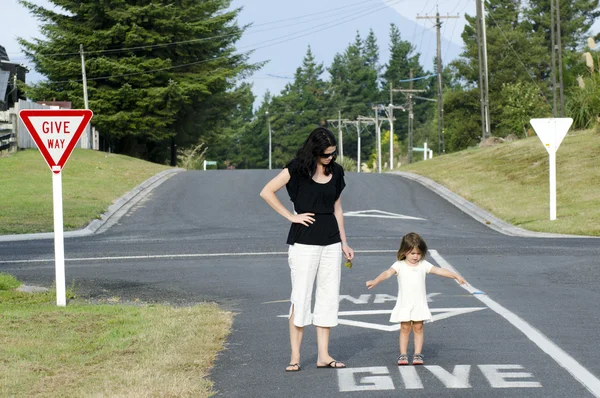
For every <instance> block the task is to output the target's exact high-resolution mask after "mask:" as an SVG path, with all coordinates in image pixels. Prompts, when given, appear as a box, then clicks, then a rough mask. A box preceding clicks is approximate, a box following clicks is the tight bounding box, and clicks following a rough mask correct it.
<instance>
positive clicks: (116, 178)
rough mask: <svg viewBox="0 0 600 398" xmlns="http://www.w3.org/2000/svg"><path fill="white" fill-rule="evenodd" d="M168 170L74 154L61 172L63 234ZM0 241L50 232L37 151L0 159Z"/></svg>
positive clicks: (48, 178) (45, 171) (47, 186)
mask: <svg viewBox="0 0 600 398" xmlns="http://www.w3.org/2000/svg"><path fill="white" fill-rule="evenodd" d="M167 169H169V167H167V166H162V165H159V164H155V163H150V162H146V161H143V160H139V159H135V158H132V157H128V156H122V155H115V154H108V153H105V152H98V151H90V150H85V149H75V150H74V151H73V153H72V155H71V157H70V158H69V161H68V162H67V164H66V166H65V168H64V170H63V171H62V174H63V176H62V185H63V222H64V229H65V231H69V230H75V229H79V228H82V227H84V226H86V225H87V224H89V222H90V221H92V220H93V219H95V218H97V217H98V216H99V215H100V214H102V213H104V212H106V210H108V207H109V206H110V205H111V204H112V203H113V201H114V200H115V199H117V198H119V197H121V196H122V195H123V194H125V193H127V192H128V191H130V190H131V189H133V188H135V187H136V186H137V185H139V184H140V183H142V182H143V181H145V180H146V179H148V178H150V177H152V176H153V175H155V174H157V173H159V172H161V171H163V170H167ZM0 187H2V189H0V203H2V211H1V212H0V235H6V234H23V233H37V232H51V231H53V230H54V224H53V217H52V214H53V210H52V209H53V208H52V173H51V171H50V169H49V168H48V165H47V164H46V162H45V161H44V159H43V158H42V156H41V155H40V153H39V151H38V150H37V149H27V150H23V151H19V152H17V153H15V154H13V155H10V156H4V157H0Z"/></svg>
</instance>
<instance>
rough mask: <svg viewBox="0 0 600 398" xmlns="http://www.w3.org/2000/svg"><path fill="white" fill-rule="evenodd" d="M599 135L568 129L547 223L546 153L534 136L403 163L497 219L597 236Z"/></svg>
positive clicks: (558, 158) (406, 168)
mask: <svg viewBox="0 0 600 398" xmlns="http://www.w3.org/2000/svg"><path fill="white" fill-rule="evenodd" d="M599 155H600V134H599V133H598V131H593V130H584V131H572V132H570V133H569V134H568V135H567V136H566V137H565V139H564V140H563V142H562V144H561V146H560V148H559V150H558V152H557V155H556V175H557V177H556V187H557V189H556V195H557V199H556V203H557V207H556V208H557V219H556V220H554V221H550V210H549V203H550V193H549V192H550V188H549V165H548V153H547V152H546V150H545V149H544V147H543V146H542V144H541V142H540V140H539V139H538V138H537V137H536V136H533V137H529V138H527V139H523V140H519V141H516V142H512V143H504V144H497V145H495V146H492V147H487V148H472V149H467V150H465V151H461V152H457V153H453V154H449V155H444V156H440V157H435V156H434V158H433V159H432V160H428V161H426V162H423V161H421V162H418V163H414V164H411V165H407V166H402V167H401V168H400V169H399V170H400V171H409V172H412V173H416V174H419V175H422V176H425V177H428V178H430V179H432V180H434V181H436V182H438V183H440V184H442V185H444V186H445V187H447V188H448V189H450V190H451V191H453V192H455V193H456V194H458V195H460V196H462V197H463V198H465V199H467V200H469V201H471V202H473V203H475V204H476V205H478V206H479V207H481V208H482V209H485V210H487V211H489V212H490V213H492V214H494V215H495V216H496V217H498V218H500V219H503V220H505V221H507V222H509V223H511V224H513V225H516V226H518V227H521V228H524V229H528V230H531V231H543V232H554V233H564V234H577V235H594V236H600V156H599Z"/></svg>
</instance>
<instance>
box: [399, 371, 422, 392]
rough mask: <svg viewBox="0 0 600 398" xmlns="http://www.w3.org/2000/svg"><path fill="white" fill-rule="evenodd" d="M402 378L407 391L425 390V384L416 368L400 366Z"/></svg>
mask: <svg viewBox="0 0 600 398" xmlns="http://www.w3.org/2000/svg"><path fill="white" fill-rule="evenodd" d="M398 371H399V372H400V377H402V382H403V383H404V388H406V389H407V390H420V389H422V388H423V382H421V378H420V377H419V374H418V373H417V369H416V368H415V367H414V366H398Z"/></svg>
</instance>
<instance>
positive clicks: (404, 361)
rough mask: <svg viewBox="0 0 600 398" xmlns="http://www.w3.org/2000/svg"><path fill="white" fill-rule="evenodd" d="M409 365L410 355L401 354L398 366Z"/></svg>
mask: <svg viewBox="0 0 600 398" xmlns="http://www.w3.org/2000/svg"><path fill="white" fill-rule="evenodd" d="M405 365H408V355H404V354H402V355H400V356H399V357H398V366H405Z"/></svg>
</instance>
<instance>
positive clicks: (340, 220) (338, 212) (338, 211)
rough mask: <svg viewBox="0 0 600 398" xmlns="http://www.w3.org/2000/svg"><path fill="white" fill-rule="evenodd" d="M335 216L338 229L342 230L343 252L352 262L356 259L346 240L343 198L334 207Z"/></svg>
mask: <svg viewBox="0 0 600 398" xmlns="http://www.w3.org/2000/svg"><path fill="white" fill-rule="evenodd" d="M333 214H334V215H335V219H336V220H337V224H338V228H339V230H340V238H341V239H342V251H343V252H344V256H345V257H346V258H347V259H348V260H352V259H353V258H354V250H352V248H351V247H350V246H349V245H348V241H347V239H346V230H345V229H344V211H343V210H342V198H341V197H339V198H338V200H336V201H335V204H334V205H333Z"/></svg>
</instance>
